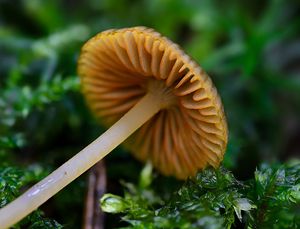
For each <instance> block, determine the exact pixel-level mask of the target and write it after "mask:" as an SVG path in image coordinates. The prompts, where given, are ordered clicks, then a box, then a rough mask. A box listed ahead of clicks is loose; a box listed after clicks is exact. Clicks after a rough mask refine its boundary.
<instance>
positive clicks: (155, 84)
mask: <svg viewBox="0 0 300 229" xmlns="http://www.w3.org/2000/svg"><path fill="white" fill-rule="evenodd" d="M147 92H148V93H149V94H152V95H153V96H154V97H155V98H157V99H158V100H160V101H161V109H170V108H171V107H173V106H174V105H176V104H177V99H176V96H175V95H174V93H173V91H172V89H171V87H167V86H166V85H165V83H164V81H163V80H157V79H149V80H148V83H147Z"/></svg>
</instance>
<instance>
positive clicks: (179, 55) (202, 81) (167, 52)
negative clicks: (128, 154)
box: [78, 27, 228, 179]
mask: <svg viewBox="0 0 300 229" xmlns="http://www.w3.org/2000/svg"><path fill="white" fill-rule="evenodd" d="M78 73H79V75H80V77H81V82H82V90H83V93H84V95H85V97H86V100H87V103H88V105H89V107H90V108H91V110H92V111H93V112H94V114H95V115H96V116H97V117H98V118H99V119H100V120H101V122H102V123H104V124H105V125H106V126H111V125H112V124H113V123H114V122H116V121H117V120H119V119H120V118H121V117H122V116H123V115H124V114H125V113H126V112H127V111H128V110H130V109H131V108H132V107H133V106H134V105H135V104H136V103H137V102H138V101H139V100H140V99H141V98H142V97H143V96H144V95H145V94H146V93H147V86H146V85H147V83H148V82H149V80H150V79H152V80H156V81H158V82H161V84H163V85H164V86H165V87H166V88H167V89H168V90H169V91H171V93H172V94H173V95H174V97H175V98H176V103H174V104H172V106H169V107H166V108H164V109H162V110H160V111H159V112H158V113H157V114H156V115H155V116H153V117H152V118H151V119H150V120H149V121H147V122H146V123H145V124H144V125H143V126H142V127H141V128H140V129H138V130H137V131H136V132H135V133H134V134H133V135H132V136H131V137H130V138H129V139H128V140H127V141H126V143H125V145H126V146H127V147H128V148H129V149H130V150H131V151H132V152H133V154H134V156H135V157H136V158H138V159H140V160H142V161H147V160H151V162H152V164H153V166H154V167H155V168H156V169H158V170H159V171H160V172H161V173H163V174H164V175H173V176H176V177H177V178H179V179H185V178H187V177H188V176H193V175H195V173H196V172H197V171H198V170H199V169H203V168H205V167H206V166H208V165H210V166H213V167H218V166H219V164H220V162H221V161H222V159H223V156H224V152H225V150H226V145H227V136H228V130H227V123H226V118H225V115H224V110H223V106H222V102H221V100H220V97H219V95H218V93H217V91H216V88H215V87H214V85H213V83H212V81H211V79H210V78H209V76H208V75H207V74H206V73H205V72H204V71H203V70H202V68H201V67H200V66H199V65H198V64H197V63H196V62H195V61H193V60H192V59H191V58H190V57H189V56H188V55H187V54H185V53H184V52H183V51H182V49H181V48H180V47H179V46H178V45H177V44H174V43H173V42H172V41H170V40H169V39H167V38H166V37H163V36H162V35H161V34H159V33H158V32H156V31H154V30H153V29H150V28H146V27H133V28H125V29H119V30H107V31H104V32H102V33H99V34H97V35H96V36H94V37H93V38H91V39H90V40H89V41H88V42H87V43H86V44H85V45H84V46H83V48H82V51H81V54H80V58H79V61H78Z"/></svg>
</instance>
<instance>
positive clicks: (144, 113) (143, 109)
mask: <svg viewBox="0 0 300 229" xmlns="http://www.w3.org/2000/svg"><path fill="white" fill-rule="evenodd" d="M160 98H161V97H159V96H158V95H157V94H155V93H153V92H148V93H147V94H146V95H145V96H144V97H143V98H142V99H141V100H140V101H139V102H138V103H137V104H136V105H135V106H134V107H133V108H132V109H131V110H129V111H128V112H127V113H126V114H125V115H124V116H123V117H122V118H121V119H120V120H119V121H117V122H116V123H115V124H114V125H113V126H111V127H110V128H109V129H108V130H107V131H106V132H104V133H103V134H102V135H101V136H100V137H98V138H97V139H96V140H95V141H93V142H92V143H91V144H89V145H88V146H87V147H85V148H84V149H83V150H81V151H80V152H79V153H78V154H76V155H75V156H74V157H72V158H71V159H70V160H68V161H67V162H65V163H64V164H63V165H62V166H60V167H59V168H58V169H56V170H55V171H54V172H52V173H51V174H50V175H49V176H47V177H46V178H44V179H43V180H42V181H40V182H39V183H37V184H36V185H34V186H33V187H32V188H30V189H29V190H28V191H26V192H25V193H24V194H23V195H21V196H20V197H18V198H17V199H16V200H14V201H13V202H11V203H9V204H8V205H7V206H5V207H4V208H2V209H0V222H1V225H0V227H1V228H8V227H10V226H12V225H14V224H15V223H17V222H18V221H19V220H21V219H22V218H24V217H25V216H26V215H28V214H29V213H31V212H32V211H34V210H35V209H37V208H38V207H39V206H40V205H42V204H43V203H44V202H45V201H47V200H48V199H49V198H51V197H52V196H53V195H55V194H56V193H57V192H59V191H60V190H61V189H63V188H64V187H65V186H66V185H68V184H69V183H71V182H72V181H73V180H75V179H76V178H77V177H78V176H80V175H81V174H82V173H84V172H85V171H86V170H88V169H89V168H90V167H92V166H93V165H94V164H95V163H97V162H98V161H99V160H101V159H102V158H103V157H105V156H106V155H107V154H108V153H110V152H111V151H112V150H113V149H114V148H116V147H117V146H118V145H119V144H120V143H122V142H123V141H124V140H125V139H126V138H128V137H129V136H130V135H131V134H132V133H134V132H135V131H136V130H137V129H138V128H139V127H141V126H142V125H143V124H144V123H145V122H146V121H148V120H149V119H150V118H151V117H152V116H154V115H155V114H156V113H157V112H158V111H159V110H160V109H161V108H162V106H163V105H162V104H163V101H162V99H160Z"/></svg>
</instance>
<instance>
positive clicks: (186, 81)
mask: <svg viewBox="0 0 300 229" xmlns="http://www.w3.org/2000/svg"><path fill="white" fill-rule="evenodd" d="M78 73H79V75H80V77H81V82H82V90H83V93H84V95H85V96H86V100H87V103H88V105H89V107H90V108H91V109H92V111H93V112H94V114H95V115H96V116H97V117H99V118H101V121H102V120H103V122H104V124H105V125H107V126H111V125H112V124H113V125H112V126H111V127H110V128H109V129H108V130H107V131H106V132H105V133H103V134H102V135H101V136H100V137H98V138H97V139H96V140H95V141H94V142H92V143H91V144H90V145H88V146H87V147H86V148H84V149H83V150H82V151H80V152H79V153H78V154H76V155H75V156H74V157H73V158H71V159H70V160H69V161H67V162H66V163H65V164H63V165H62V166H61V167H59V168H58V169H57V170H55V171H54V172H53V173H51V174H50V175H49V176H47V177H46V178H45V179H43V180H42V181H40V182H39V183H37V184H36V185H35V186H33V187H32V188H31V189H29V190H28V191H27V192H25V193H24V194H23V195H21V196H20V197H19V198H17V199H16V200H14V201H13V202H12V203H10V204H8V205H7V206H5V207H4V208H3V209H1V210H0V222H1V226H2V227H4V228H7V227H9V226H10V225H13V224H14V223H16V222H17V221H19V220H20V219H22V218H23V217H24V216H26V215H27V214H29V213H30V212H32V211H33V210H35V209H36V208H37V207H39V206H40V205H41V204H43V203H44V202H45V201H46V200H48V199H49V198H50V197H52V196H53V195H54V194H55V193H57V192H58V191H60V190H61V189H62V188H64V187H65V186H66V185H68V184H69V183H70V182H72V181H73V180H74V179H76V178H77V177H78V176H80V175H81V174H82V173H84V172H85V171H86V170H87V169H89V168H90V167H91V166H92V165H94V164H95V163H96V162H97V161H99V160H101V159H102V158H103V157H105V156H106V155H107V154H108V153H110V152H111V151H112V150H113V149H114V148H116V147H117V146H118V145H119V144H120V143H122V142H123V141H125V140H126V139H127V138H128V137H129V136H131V135H132V136H131V137H130V138H129V139H128V140H127V141H126V143H125V145H126V146H127V147H128V148H129V149H130V150H131V151H132V152H133V153H134V155H135V157H136V158H138V159H140V160H142V161H146V160H150V161H151V162H152V164H153V166H154V167H155V168H156V169H157V170H159V171H160V172H161V173H162V174H164V175H173V176H175V177H177V178H179V179H186V178H187V177H189V176H193V175H195V173H196V172H197V171H198V170H200V169H203V168H205V167H206V166H208V165H210V166H213V167H217V166H218V165H219V164H220V162H221V161H222V159H223V155H224V152H225V149H226V144H227V134H228V133H227V124H226V119H225V115H224V110H223V106H222V103H221V100H220V97H219V95H218V93H217V91H216V89H215V87H214V86H213V83H212V81H211V79H210V78H209V76H208V75H207V74H206V73H205V72H204V71H203V70H202V68H201V67H199V66H198V65H197V64H196V62H195V61H193V60H192V59H191V58H190V57H189V56H188V55H186V54H185V53H184V52H183V51H182V50H181V49H180V47H179V46H178V45H176V44H174V43H173V42H171V41H170V40H169V39H167V38H166V37H163V36H162V35H160V34H159V33H158V32H155V31H154V30H152V29H149V28H145V27H134V28H125V29H119V30H108V31H105V32H102V33H99V34H98V35H96V36H95V37H93V38H91V39H90V40H89V41H88V42H87V43H86V44H85V45H84V46H83V48H82V51H81V55H80V57H79V61H78Z"/></svg>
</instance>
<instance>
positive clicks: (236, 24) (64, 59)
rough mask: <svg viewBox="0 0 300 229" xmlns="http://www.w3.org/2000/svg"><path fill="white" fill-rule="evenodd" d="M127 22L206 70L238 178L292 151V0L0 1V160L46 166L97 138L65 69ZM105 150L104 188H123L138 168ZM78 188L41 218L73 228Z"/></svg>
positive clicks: (297, 78)
mask: <svg viewBox="0 0 300 229" xmlns="http://www.w3.org/2000/svg"><path fill="white" fill-rule="evenodd" d="M137 25H143V26H148V27H152V28H154V29H156V30H157V31H159V32H160V33H162V34H163V35H165V36H167V37H169V38H171V40H173V41H174V42H176V43H178V44H179V45H180V46H182V47H183V49H184V50H185V51H186V52H187V53H188V54H189V55H191V56H192V57H193V58H194V59H195V60H196V61H197V62H198V63H199V64H200V65H201V66H202V67H203V68H204V69H205V70H206V71H207V72H208V73H209V75H210V76H211V78H212V80H213V82H214V83H215V85H216V87H217V89H218V91H219V93H220V95H221V98H222V100H223V103H224V107H225V112H226V115H227V119H228V124H229V131H230V138H229V144H228V149H227V152H226V157H225V160H224V163H223V164H224V166H225V167H226V168H228V169H230V170H232V171H233V173H234V175H235V176H236V177H237V178H239V179H241V180H245V179H249V177H250V176H252V175H253V171H254V170H255V169H256V167H257V166H258V165H259V164H261V163H263V162H284V161H286V160H288V159H291V158H296V157H298V158H299V155H300V144H299V142H300V3H299V1H297V0H294V1H293V0H289V1H285V0H269V1H261V0H254V1H237V0H224V1H217V0H151V1H147V0H141V1H137V0H103V1H100V0H86V1H83V0H65V1H59V0H23V1H21V0H15V1H10V0H0V143H1V144H2V145H4V143H5V144H6V145H7V144H11V147H9V150H6V152H7V151H9V155H8V156H7V155H6V156H5V157H3V159H1V157H0V160H13V161H17V162H18V163H20V164H23V165H31V164H35V163H39V164H41V165H42V167H44V168H48V169H49V170H52V169H54V168H56V167H57V166H58V165H60V164H61V163H63V162H64V161H66V160H67V159H68V158H70V157H71V155H73V154H75V153H76V152H78V151H79V150H80V149H81V148H83V147H84V146H85V145H87V144H88V143H89V142H91V141H92V140H93V139H94V138H95V137H97V136H98V134H99V133H100V132H101V131H103V130H104V129H103V128H101V127H100V126H99V125H98V124H97V122H96V121H95V119H94V117H93V116H92V115H91V114H90V113H89V111H88V109H87V107H86V106H85V103H84V100H83V97H82V95H81V94H80V85H79V80H78V77H77V75H76V61H77V57H78V55H79V52H80V47H81V46H82V45H83V43H84V42H85V41H86V40H87V39H88V38H90V37H91V36H93V35H95V34H97V33H98V32H101V31H103V30H106V29H110V28H121V27H131V26H137ZM115 151H116V152H115V153H112V154H111V155H109V156H108V157H107V158H106V165H107V169H108V175H107V179H108V190H109V191H110V192H114V193H117V194H122V189H121V188H120V185H119V180H120V179H124V180H126V181H131V182H135V181H136V180H137V177H138V174H139V172H140V170H141V168H142V166H143V165H141V164H140V163H139V162H137V161H135V160H134V159H133V158H132V157H131V156H130V154H128V152H125V150H124V149H122V148H121V147H119V148H118V149H117V150H115ZM3 154H4V153H3ZM8 158H10V159H8ZM157 176H158V180H159V179H166V178H161V177H160V176H159V175H157ZM85 186H86V177H85V176H82V177H81V178H80V179H78V180H76V181H75V182H73V183H72V184H71V185H70V186H68V187H67V188H66V189H65V190H64V191H62V192H61V193H60V194H59V195H58V196H56V197H55V198H54V199H53V200H51V201H49V203H48V204H47V205H46V206H44V207H43V208H44V210H45V211H46V214H47V216H53V217H55V219H57V220H58V221H60V222H64V224H65V225H67V226H69V227H70V228H77V227H76V226H75V225H78V224H79V225H80V223H81V214H82V213H81V212H82V203H83V201H84V192H85ZM67 209H68V210H67ZM70 209H71V210H70Z"/></svg>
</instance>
